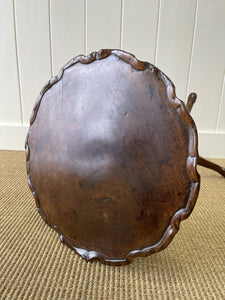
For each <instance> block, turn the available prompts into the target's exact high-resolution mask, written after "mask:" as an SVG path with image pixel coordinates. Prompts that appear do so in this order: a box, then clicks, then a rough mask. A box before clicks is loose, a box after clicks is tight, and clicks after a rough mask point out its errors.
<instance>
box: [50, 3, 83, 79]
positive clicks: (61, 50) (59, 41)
mask: <svg viewBox="0 0 225 300" xmlns="http://www.w3.org/2000/svg"><path fill="white" fill-rule="evenodd" d="M84 1H85V0H77V1H74V0H64V1H62V0H51V2H50V21H51V40H52V66H53V74H54V75H56V74H57V73H58V72H59V70H60V69H61V67H62V66H63V65H65V64H66V63H67V62H68V61H69V60H70V59H71V58H73V57H75V56H77V55H79V54H85V30H84V25H85V15H84V14H85V11H84V7H85V5H84V4H85V3H84Z"/></svg>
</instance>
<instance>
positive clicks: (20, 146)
mask: <svg viewBox="0 0 225 300" xmlns="http://www.w3.org/2000/svg"><path fill="white" fill-rule="evenodd" d="M28 128H29V126H28V125H26V126H20V125H0V149H1V150H24V142H25V138H26V134H27V132H28ZM198 135H199V147H198V148H199V154H200V155H201V156H204V157H209V158H225V132H221V133H215V132H199V134H198Z"/></svg>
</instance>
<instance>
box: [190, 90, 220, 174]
mask: <svg viewBox="0 0 225 300" xmlns="http://www.w3.org/2000/svg"><path fill="white" fill-rule="evenodd" d="M196 99H197V94H196V93H190V94H189V96H188V100H187V104H186V109H187V111H188V112H189V113H190V112H191V110H192V107H193V105H194V103H195V101H196ZM198 164H199V165H200V166H202V167H205V168H208V169H211V170H214V171H216V172H218V173H220V174H221V175H222V176H223V177H225V168H223V167H221V166H219V165H217V164H215V163H213V162H211V161H209V160H207V159H205V158H203V157H201V156H199V158H198Z"/></svg>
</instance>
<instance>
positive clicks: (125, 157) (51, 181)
mask: <svg viewBox="0 0 225 300" xmlns="http://www.w3.org/2000/svg"><path fill="white" fill-rule="evenodd" d="M26 155H27V172H28V182H29V185H30V187H31V190H32V192H33V195H34V197H35V199H36V202H37V208H38V210H39V212H40V213H41V215H42V217H43V218H44V220H45V221H46V222H47V223H48V225H50V226H51V227H53V228H54V229H55V230H56V231H57V232H58V233H59V234H60V236H61V240H62V241H64V242H65V243H66V244H67V245H68V246H70V247H71V248H73V249H74V250H75V251H76V252H77V253H79V254H80V255H81V256H82V257H83V258H85V259H87V260H93V259H98V260H100V261H102V262H105V263H108V264H114V265H121V264H126V263H129V262H130V261H132V259H133V258H134V257H136V256H140V255H141V256H145V255H149V254H151V253H153V252H156V251H159V250H162V249H163V248H165V247H166V246H167V245H168V244H169V243H170V241H171V240H172V238H173V236H174V235H175V233H176V232H177V230H178V229H179V224H180V221H181V220H183V219H185V218H187V217H188V216H189V215H190V213H191V211H192V209H193V207H194V204H195V202H196V199H197V195H198V191H199V180H200V178H199V175H198V173H197V171H196V164H197V159H198V153H197V132H196V128H195V124H194V122H193V120H192V118H191V117H190V115H189V114H188V112H187V110H186V108H185V106H184V103H183V102H182V101H180V100H179V99H177V98H176V96H175V92H174V86H173V84H172V82H171V81H170V80H169V79H168V77H166V75H165V74H163V73H162V72H161V71H160V70H158V69H157V68H156V67H154V66H153V65H151V64H149V63H145V62H141V61H139V60H137V59H136V58H135V57H134V56H133V55H131V54H128V53H126V52H123V51H119V50H100V51H99V52H94V53H92V54H90V55H89V56H87V57H85V56H78V57H76V58H75V59H73V60H71V61H70V62H69V63H68V64H67V65H66V66H64V68H63V69H61V71H60V73H59V74H58V76H56V77H53V78H52V79H51V80H50V81H49V82H48V83H47V84H46V85H45V86H44V88H43V89H42V91H41V93H40V95H39V97H38V99H37V102H36V104H35V107H34V110H33V114H32V116H31V119H30V129H29V132H28V135H27V139H26Z"/></svg>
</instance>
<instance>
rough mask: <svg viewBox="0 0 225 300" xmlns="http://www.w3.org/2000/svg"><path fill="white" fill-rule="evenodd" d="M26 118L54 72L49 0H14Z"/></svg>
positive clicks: (24, 115) (25, 119)
mask: <svg viewBox="0 0 225 300" xmlns="http://www.w3.org/2000/svg"><path fill="white" fill-rule="evenodd" d="M15 17H16V27H17V43H18V61H19V71H20V86H21V96H22V108H23V121H24V123H27V122H28V121H29V118H30V115H31V111H32V108H33V105H34V102H35V100H36V98H37V95H38V93H39V92H40V90H41V88H42V86H43V85H44V84H45V82H46V81H47V80H48V79H49V77H50V75H51V67H50V44H49V18H48V1H47V0H38V1H35V0H30V1H27V0H19V1H15Z"/></svg>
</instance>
